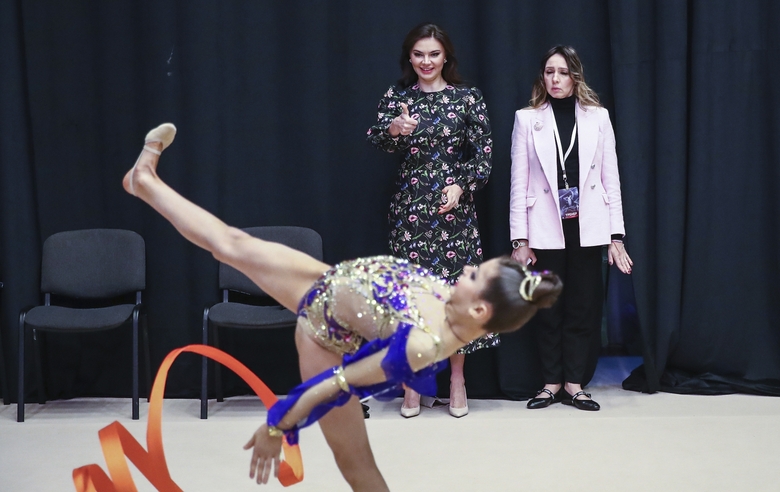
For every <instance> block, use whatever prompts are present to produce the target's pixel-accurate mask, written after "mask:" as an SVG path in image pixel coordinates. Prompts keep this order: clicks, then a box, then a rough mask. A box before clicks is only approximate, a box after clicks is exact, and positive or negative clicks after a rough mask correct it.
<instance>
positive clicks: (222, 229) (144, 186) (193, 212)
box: [122, 124, 388, 492]
mask: <svg viewBox="0 0 780 492" xmlns="http://www.w3.org/2000/svg"><path fill="white" fill-rule="evenodd" d="M174 134H175V128H174V127H173V125H169V124H166V125H161V126H160V127H158V128H155V129H154V130H152V131H151V132H149V134H148V135H147V137H146V142H145V145H144V150H143V151H142V152H141V155H140V156H139V157H138V160H137V162H136V164H135V166H133V168H132V169H131V170H130V171H128V173H127V174H126V175H125V177H124V180H123V181H122V185H123V186H124V188H125V190H126V191H127V192H128V193H131V194H133V195H135V196H137V197H138V198H140V199H141V200H143V201H144V202H146V203H148V204H149V205H150V206H151V207H152V208H154V209H155V210H156V211H157V212H159V213H160V215H162V216H163V217H165V218H166V219H167V220H168V221H169V222H170V223H171V224H172V225H173V226H174V227H175V228H176V229H177V230H178V231H179V232H180V233H181V234H182V236H184V237H185V238H186V239H188V240H189V241H190V242H192V243H194V244H195V245H197V246H200V247H201V248H203V249H205V250H207V251H209V252H210V253H211V254H213V255H214V257H215V258H216V259H217V260H219V261H221V262H223V263H226V264H228V265H230V266H232V267H234V268H236V269H237V270H239V271H240V272H242V273H244V274H245V275H246V276H248V277H249V278H250V279H252V281H254V282H255V283H256V284H257V285H258V286H260V288H262V289H263V290H264V291H265V292H267V293H268V294H269V295H270V296H271V297H273V298H274V299H276V300H277V301H278V302H279V303H280V304H281V305H283V306H285V307H286V308H288V309H290V310H291V311H296V310H297V308H298V303H299V301H300V299H301V298H302V297H303V295H304V294H305V293H306V292H307V291H308V289H309V287H311V285H312V284H313V283H314V281H315V280H317V279H318V278H319V277H320V276H321V275H322V274H323V273H324V272H325V271H326V270H328V269H329V268H330V267H329V265H327V264H325V263H323V262H321V261H318V260H316V259H314V258H312V257H310V256H308V255H306V254H304V253H301V252H300V251H297V250H295V249H292V248H289V247H287V246H284V245H281V244H278V243H273V242H269V241H263V240H261V239H258V238H255V237H253V236H250V235H249V234H246V233H245V232H243V231H241V230H240V229H237V228H234V227H230V226H228V225H227V224H225V223H224V222H222V221H221V220H220V219H218V218H217V217H215V216H214V215H213V214H211V213H209V212H207V211H206V210H204V209H202V208H201V207H199V206H197V205H195V204H194V203H192V202H190V201H189V200H187V199H186V198H184V197H182V196H181V195H180V194H179V193H177V192H176V191H175V190H173V189H172V188H170V187H169V186H168V185H167V184H165V183H164V182H163V181H162V180H161V179H160V178H159V177H158V176H157V163H158V160H159V154H160V152H162V150H163V149H164V148H165V147H167V146H168V145H169V144H170V143H171V141H172V140H173V136H174ZM295 341H296V346H297V348H298V355H299V360H300V369H301V376H302V378H303V380H306V379H308V378H310V377H312V376H313V375H316V374H318V373H320V372H322V371H323V370H325V369H327V368H330V367H333V366H334V365H339V364H341V357H340V356H339V355H338V354H335V353H333V352H330V351H328V350H326V349H325V348H323V347H321V346H320V345H318V344H317V343H316V342H315V341H314V340H313V339H312V338H311V336H309V334H308V333H307V332H306V331H305V330H303V329H302V328H301V327H300V326H299V327H298V328H297V329H296V334H295ZM319 424H320V427H321V429H322V432H323V434H324V435H325V438H326V440H327V442H328V445H329V446H330V448H331V450H332V451H333V455H334V457H335V459H336V463H337V464H338V466H339V470H340V471H341V473H342V475H343V476H344V478H345V479H346V480H347V482H348V483H349V484H350V486H351V487H352V489H353V490H356V491H380V492H381V491H384V490H388V488H387V484H386V483H385V481H384V479H383V478H382V475H381V474H380V472H379V469H378V468H377V466H376V463H375V461H374V458H373V454H372V452H371V447H370V445H369V442H368V435H367V433H366V427H365V421H364V419H363V411H362V409H361V407H360V403H359V402H358V400H357V398H356V397H354V396H353V397H352V399H351V400H350V401H349V402H348V403H347V404H346V405H344V406H343V407H339V408H336V409H334V410H332V411H331V412H330V413H329V414H328V415H326V416H325V417H324V418H322V419H321V420H320V421H319ZM252 473H254V471H253V472H252ZM257 478H258V482H259V481H260V476H259V475H258V477H257ZM266 478H267V477H266Z"/></svg>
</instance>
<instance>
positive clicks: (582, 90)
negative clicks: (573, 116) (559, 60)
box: [528, 45, 601, 108]
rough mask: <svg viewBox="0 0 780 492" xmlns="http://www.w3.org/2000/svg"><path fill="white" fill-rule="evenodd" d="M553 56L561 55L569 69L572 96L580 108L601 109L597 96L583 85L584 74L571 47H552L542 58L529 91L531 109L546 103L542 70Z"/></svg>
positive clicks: (580, 63) (545, 88) (577, 56)
mask: <svg viewBox="0 0 780 492" xmlns="http://www.w3.org/2000/svg"><path fill="white" fill-rule="evenodd" d="M553 55H561V56H562V57H563V58H564V59H565V60H566V65H567V66H568V67H569V75H570V76H571V78H572V80H573V81H574V95H575V97H576V98H577V101H579V103H580V104H581V105H582V106H598V107H601V103H600V102H599V96H598V95H597V94H596V93H595V92H594V91H593V89H591V88H590V87H588V84H586V83H585V74H584V69H583V67H582V62H581V61H580V55H578V54H577V52H576V51H575V50H574V48H572V47H571V46H562V45H558V46H553V47H552V48H550V50H549V51H547V53H545V54H544V56H543V57H542V63H541V66H540V67H539V75H538V76H537V77H536V80H535V81H534V86H533V89H531V100H530V101H528V104H530V105H531V107H532V108H538V107H539V106H541V105H542V104H544V103H545V102H546V101H547V87H545V85H544V68H545V66H547V60H549V59H550V57H551V56H553Z"/></svg>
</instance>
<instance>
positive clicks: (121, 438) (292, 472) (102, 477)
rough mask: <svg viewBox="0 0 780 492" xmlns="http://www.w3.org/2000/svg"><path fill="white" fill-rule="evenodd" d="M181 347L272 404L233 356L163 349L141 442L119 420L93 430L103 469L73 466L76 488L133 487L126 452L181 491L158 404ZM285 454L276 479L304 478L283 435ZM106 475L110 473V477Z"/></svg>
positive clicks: (205, 349) (158, 480)
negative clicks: (164, 353) (218, 366)
mask: <svg viewBox="0 0 780 492" xmlns="http://www.w3.org/2000/svg"><path fill="white" fill-rule="evenodd" d="M182 352H193V353H196V354H200V355H203V356H205V357H208V358H209V359H213V360H215V361H217V362H219V363H221V364H222V365H224V366H225V367H227V368H228V369H230V370H232V371H233V372H235V373H236V374H238V376H239V377H240V378H241V379H243V380H244V381H246V383H247V384H248V385H249V387H251V388H252V390H253V391H254V392H255V394H256V395H257V396H258V397H259V398H260V400H262V402H263V404H264V405H265V406H266V408H271V407H272V406H273V405H274V404H275V403H276V402H277V398H276V396H275V395H274V394H273V393H272V392H271V390H270V389H268V386H266V385H265V383H263V382H262V381H261V380H260V378H258V377H257V376H255V375H254V374H253V373H252V371H250V370H249V369H247V367H246V366H245V365H243V364H242V363H240V362H239V361H238V360H236V359H235V358H233V357H231V356H230V355H228V354H226V353H225V352H222V351H221V350H219V349H216V348H214V347H209V346H208V345H187V346H186V347H182V348H179V349H176V350H174V351H172V352H171V353H169V354H168V356H167V357H165V360H163V363H162V365H161V366H160V370H159V371H158V372H157V377H155V379H154V385H152V394H151V398H150V399H149V417H148V421H147V424H146V447H147V450H144V449H143V447H142V446H141V445H140V444H139V443H138V441H137V440H136V439H135V438H134V437H133V436H132V435H131V434H130V432H128V430H127V429H125V427H124V426H122V424H120V423H119V422H116V421H114V422H112V423H111V424H109V425H108V426H106V427H104V428H103V429H101V430H100V431H99V432H98V436H99V437H100V446H101V447H102V448H103V456H104V457H105V459H106V467H107V468H108V474H106V472H105V471H103V469H102V468H100V467H99V466H98V465H96V464H91V465H86V466H82V467H80V468H76V469H74V470H73V484H74V485H75V486H76V491H77V492H137V490H138V489H136V487H135V483H134V482H133V477H132V476H131V475H130V469H129V467H128V466H127V461H126V460H125V457H126V458H127V459H129V460H130V461H132V462H133V464H134V465H135V467H136V468H137V469H138V471H140V472H141V474H142V475H143V476H144V477H146V479H147V480H149V483H151V484H152V485H154V487H155V488H156V489H157V490H158V491H160V492H181V490H182V489H181V487H179V486H178V485H176V483H175V482H174V481H173V478H171V474H170V471H169V470H168V464H167V463H166V461H165V452H164V451H163V443H162V422H161V419H162V405H163V394H164V393H165V381H166V379H167V378H168V370H169V369H170V368H171V365H172V364H173V361H174V360H175V359H176V357H178V356H179V354H181V353H182ZM282 449H283V451H284V457H285V460H284V461H282V462H281V463H280V466H279V482H281V484H282V485H283V486H285V487H288V486H290V485H293V484H296V483H298V482H300V481H301V480H303V461H302V459H301V450H300V448H299V447H298V446H297V445H294V446H291V445H289V444H288V443H287V440H286V439H285V440H284V441H282ZM108 475H111V478H109V476H108Z"/></svg>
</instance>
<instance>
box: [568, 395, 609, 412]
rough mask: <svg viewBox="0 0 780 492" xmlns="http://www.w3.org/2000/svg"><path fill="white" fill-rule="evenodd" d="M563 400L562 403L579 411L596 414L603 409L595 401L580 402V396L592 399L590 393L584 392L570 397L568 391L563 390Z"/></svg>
mask: <svg viewBox="0 0 780 492" xmlns="http://www.w3.org/2000/svg"><path fill="white" fill-rule="evenodd" d="M563 393H564V395H563V399H562V400H561V403H563V404H564V405H571V406H573V407H575V408H577V409H579V410H587V411H590V412H596V411H598V410H599V409H600V408H601V405H599V404H598V403H596V402H595V401H593V400H578V399H577V397H578V396H587V397H588V398H590V393H585V392H584V391H578V392H576V393H574V394H573V395H570V394H569V392H568V391H566V390H563Z"/></svg>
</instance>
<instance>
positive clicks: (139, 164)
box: [122, 123, 176, 196]
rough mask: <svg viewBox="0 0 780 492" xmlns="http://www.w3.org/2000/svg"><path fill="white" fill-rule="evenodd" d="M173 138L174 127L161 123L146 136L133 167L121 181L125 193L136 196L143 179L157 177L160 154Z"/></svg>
mask: <svg viewBox="0 0 780 492" xmlns="http://www.w3.org/2000/svg"><path fill="white" fill-rule="evenodd" d="M175 136H176V127H175V126H173V124H172V123H163V124H162V125H160V126H158V127H157V128H154V129H152V131H150V132H149V133H147V134H146V138H145V139H144V148H143V150H141V155H139V156H138V159H137V160H136V161H135V165H133V168H132V169H130V171H128V172H127V174H125V178H124V179H123V180H122V186H123V187H124V189H125V191H127V192H128V193H130V194H131V195H133V196H136V194H137V192H138V186H139V185H141V184H142V183H143V181H144V180H145V179H147V178H150V177H152V178H153V177H156V176H157V173H156V169H157V161H158V160H159V159H160V154H161V153H162V151H163V150H165V149H166V148H168V146H169V145H171V142H173V138H174V137H175Z"/></svg>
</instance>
